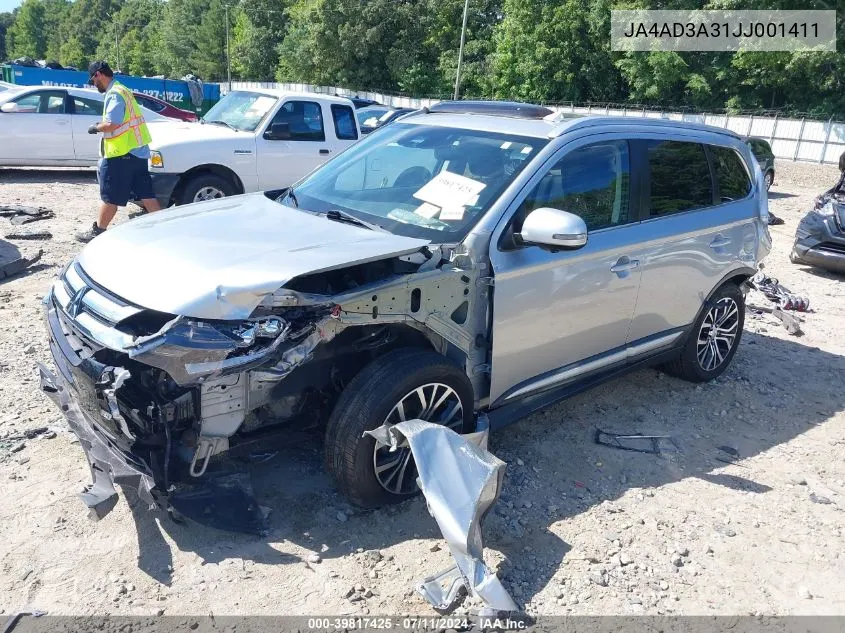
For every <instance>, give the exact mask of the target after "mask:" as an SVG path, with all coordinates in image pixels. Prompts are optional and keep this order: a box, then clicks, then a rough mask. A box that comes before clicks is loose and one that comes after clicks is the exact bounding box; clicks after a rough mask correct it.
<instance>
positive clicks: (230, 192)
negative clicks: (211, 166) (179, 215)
mask: <svg viewBox="0 0 845 633" xmlns="http://www.w3.org/2000/svg"><path fill="white" fill-rule="evenodd" d="M204 189H213V190H216V191H219V192H220V193H221V194H222V195H220V196H217V197H220V198H222V197H225V196H234V195H235V194H237V193H238V190H237V187H236V186H235V183H233V182H232V181H231V180H229V179H228V178H225V177H223V176H218V175H217V174H212V173H211V172H204V173H201V174H197V175H196V176H192V177H191V178H190V179H189V180H188V181H187V182H186V183H185V184H184V185H183V186H182V187H181V189H180V192H179V196H178V200H177V203H178V204H191V203H192V202H197V200H196V199H195V198H196V197H197V194H198V193H199V192H200V191H202V190H204ZM209 199H210V198H209Z"/></svg>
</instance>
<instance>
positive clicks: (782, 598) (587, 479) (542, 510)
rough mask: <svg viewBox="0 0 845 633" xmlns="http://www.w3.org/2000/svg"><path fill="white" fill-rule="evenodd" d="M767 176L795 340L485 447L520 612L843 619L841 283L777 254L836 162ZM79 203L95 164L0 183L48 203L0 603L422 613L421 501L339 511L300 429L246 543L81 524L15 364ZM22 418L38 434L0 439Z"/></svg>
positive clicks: (7, 286) (59, 425)
mask: <svg viewBox="0 0 845 633" xmlns="http://www.w3.org/2000/svg"><path fill="white" fill-rule="evenodd" d="M778 168H779V176H778V180H777V183H776V186H775V187H774V189H773V191H772V195H771V203H770V206H771V209H772V210H773V211H774V212H775V213H776V214H777V215H779V216H781V217H783V218H784V220H785V221H786V224H784V225H782V226H777V227H773V228H772V234H773V238H774V250H773V252H772V254H771V255H770V256H769V258H768V261H767V266H768V270H769V272H770V274H772V275H773V276H775V277H778V278H779V279H780V280H781V282H782V283H784V284H785V285H786V286H787V287H789V288H791V289H792V290H793V291H796V292H801V293H804V294H806V295H808V296H809V297H810V299H811V302H812V307H813V309H814V312H812V313H810V314H807V315H805V322H804V324H803V328H804V330H805V332H806V333H805V335H804V336H803V337H800V338H799V337H794V336H789V335H788V334H787V333H786V331H785V330H784V329H783V328H782V327H781V326H780V324H779V323H778V322H777V321H774V320H772V319H771V318H770V317H768V316H762V317H750V318H749V319H748V320H747V322H746V330H745V335H744V336H743V339H742V344H741V347H740V350H739V352H738V354H737V356H736V358H735V360H734V363H733V365H732V366H731V368H730V370H729V371H728V372H727V373H726V375H725V376H723V378H722V379H720V380H719V381H718V382H717V383H713V384H708V385H704V386H694V385H691V384H688V383H684V382H681V381H678V380H675V379H673V378H670V377H668V376H665V375H662V374H661V373H659V372H658V371H656V370H645V371H641V372H639V373H636V374H633V375H631V376H629V377H627V378H623V379H620V380H618V381H616V382H613V383H610V384H607V385H605V386H603V387H599V388H597V389H594V390H592V391H590V392H588V393H585V394H582V395H580V396H578V397H575V398H573V399H571V400H569V401H567V402H565V403H562V404H560V405H558V406H555V407H552V408H550V409H548V410H546V411H544V412H542V413H540V414H537V415H535V416H533V417H532V418H530V419H526V420H524V421H522V422H521V423H519V424H516V425H514V426H512V427H509V428H508V429H505V430H503V431H501V432H499V433H498V434H497V435H494V436H493V438H492V442H491V450H492V451H493V452H494V453H495V454H496V455H498V456H499V457H501V458H502V459H503V460H505V461H506V462H507V463H508V469H507V476H506V480H505V486H504V493H503V495H502V499H501V501H500V502H499V504H498V506H497V507H496V510H495V514H494V515H492V516H490V517H489V519H488V521H487V523H486V525H485V544H486V546H487V556H488V562H489V563H490V564H492V565H494V566H497V567H498V570H499V576H500V577H501V578H502V580H503V582H504V583H505V585H506V586H507V587H508V589H509V590H510V591H511V592H512V594H513V596H514V597H515V598H516V600H517V602H519V603H520V604H521V605H525V607H526V609H527V610H528V611H529V612H530V613H540V614H568V613H571V614H626V613H648V614H661V613H672V614H690V615H692V614H749V613H751V614H753V613H762V614H845V533H843V519H844V518H845V515H844V514H843V510H845V460H843V452H845V390H843V376H845V337H843V333H845V330H843V325H842V324H843V322H845V300H844V299H843V290H845V287H843V278H836V277H834V276H832V275H828V274H825V273H822V272H816V271H811V270H808V269H804V268H802V267H797V266H793V265H792V264H790V263H789V261H788V259H787V254H788V252H789V248H790V246H791V243H792V236H793V234H794V231H795V226H796V224H797V222H798V220H799V218H800V216H801V215H802V213H803V211H804V210H805V209H807V208H808V207H809V205H810V203H811V200H812V198H813V196H814V195H816V194H817V193H819V192H821V191H822V190H824V189H826V188H828V187H829V186H831V184H832V183H833V182H834V179H835V177H836V172H835V171H834V170H833V169H832V168H821V167H819V166H816V165H802V164H798V165H793V164H789V163H786V162H785V161H780V162H779V164H778ZM96 200H97V189H96V184H95V179H94V175H93V172H78V171H47V170H0V202H3V203H14V202H20V203H23V204H32V205H44V206H48V207H50V208H52V209H54V210H55V211H56V218H54V219H52V220H48V221H45V222H41V223H39V225H43V226H44V227H45V228H48V229H49V230H50V231H52V233H53V236H54V237H53V239H52V240H50V241H45V242H43V243H41V244H40V246H41V247H43V249H44V257H43V259H42V262H41V264H40V265H37V266H36V267H34V268H33V269H32V270H31V272H30V273H29V274H25V275H23V276H18V277H15V278H13V279H10V280H7V281H5V282H4V283H2V285H0V323H2V325H3V328H2V333H0V611H2V612H5V613H10V612H15V611H18V610H21V609H25V608H26V609H30V608H37V609H42V610H46V611H48V612H50V613H53V614H105V613H120V614H127V615H128V614H155V613H161V612H164V613H167V614H197V615H199V614H209V613H214V614H217V615H221V614H345V613H355V614H357V613H370V614H398V613H421V614H433V612H432V611H431V610H430V609H429V607H428V606H427V605H426V603H424V602H423V601H422V600H421V599H420V598H418V597H417V596H416V594H414V593H413V592H412V590H411V586H412V583H413V582H414V581H416V580H418V579H419V578H421V577H422V576H425V575H427V574H430V573H434V572H436V571H439V570H441V569H443V568H445V567H448V566H449V565H450V564H451V561H450V557H449V554H448V552H447V551H446V549H445V546H443V541H442V540H441V538H440V534H439V532H438V530H437V527H436V525H435V524H434V522H433V520H432V519H431V517H430V516H429V515H428V514H427V512H426V509H425V504H424V503H423V501H422V500H420V499H416V500H413V501H409V502H407V503H405V504H404V505H401V506H398V507H395V508H391V509H389V510H382V511H376V512H360V511H357V510H354V509H353V508H351V507H349V506H347V505H346V504H345V503H344V501H343V499H342V498H341V497H340V496H339V495H338V494H337V493H335V492H334V490H333V489H332V486H331V483H330V481H329V480H328V478H327V477H326V475H325V474H324V473H323V471H322V466H321V458H320V451H319V438H318V437H316V436H314V437H312V436H304V437H297V438H293V439H292V440H291V445H290V446H288V447H286V448H285V449H284V450H283V451H282V452H281V453H280V454H279V455H278V456H277V457H276V458H275V459H273V460H271V461H270V462H267V463H265V464H262V465H260V466H256V467H255V469H254V479H255V485H256V489H257V492H258V495H259V498H260V500H261V502H262V503H263V504H265V505H266V506H268V507H269V508H270V509H271V515H270V517H271V523H272V530H271V532H270V534H269V536H267V537H265V538H258V537H250V536H242V535H234V534H229V533H224V532H219V531H215V530H213V529H210V528H205V527H201V526H198V525H196V524H189V525H177V524H174V523H173V522H171V521H170V520H168V519H167V518H166V517H162V516H159V515H153V514H150V513H148V512H147V511H146V510H145V509H144V508H139V507H137V505H136V506H133V507H130V505H129V504H127V502H126V501H125V500H124V499H123V498H122V499H121V501H120V502H119V503H118V505H117V508H116V509H115V511H113V512H112V513H111V514H110V515H108V516H107V517H106V518H105V519H104V520H102V521H100V522H99V523H93V522H91V521H89V520H88V518H87V517H86V513H85V511H84V506H83V505H82V503H81V501H79V499H77V498H76V493H77V492H79V491H80V489H81V488H82V487H83V485H85V484H86V483H88V482H89V480H90V479H89V472H88V468H87V465H86V463H85V460H84V457H83V454H82V450H81V449H80V447H79V445H78V443H76V442H74V439H73V436H72V435H70V434H69V433H68V431H67V430H66V427H65V425H64V424H63V421H62V419H61V417H60V415H59V414H58V412H57V411H56V410H55V409H54V408H53V406H52V404H51V403H50V402H49V401H48V400H47V399H46V398H45V397H43V396H42V395H41V394H40V392H39V390H38V383H37V379H36V372H35V369H34V365H35V362H36V361H37V360H40V361H47V360H48V357H49V352H48V348H47V342H46V336H45V331H44V326H43V324H42V321H41V306H40V299H41V297H42V296H43V295H44V293H45V291H46V290H47V288H48V286H49V284H50V281H51V279H52V278H53V276H54V275H55V274H56V273H57V271H58V270H59V266H60V265H61V264H63V263H64V262H66V261H68V260H69V259H70V258H71V257H72V256H73V255H74V254H75V253H76V252H77V250H78V245H77V244H76V243H75V242H74V241H73V237H72V234H73V232H74V231H76V230H79V229H81V228H83V227H85V226H87V225H89V224H90V222H91V221H92V219H93V212H94V209H95V203H96ZM120 217H121V219H123V220H125V217H126V216H125V212H121V216H120ZM0 223H2V228H4V232H5V229H7V228H9V225H8V222H7V221H6V220H0ZM763 302H765V299H763ZM41 426H50V427H51V428H52V429H54V430H55V431H56V433H57V435H56V436H55V437H52V438H50V437H45V436H41V437H39V438H37V439H32V440H26V441H25V443H24V445H23V446H22V447H21V443H20V442H19V441H10V440H8V439H3V438H8V437H9V436H13V435H17V434H20V433H21V432H23V431H25V430H27V429H32V428H35V427H41ZM596 427H600V428H603V429H607V430H613V431H620V432H633V431H639V432H645V433H656V434H672V435H673V436H674V437H675V438H676V441H677V444H678V446H679V448H680V451H679V452H677V453H671V454H666V455H663V456H654V455H646V454H637V453H626V452H622V451H618V450H614V449H611V448H605V447H601V446H597V445H596V444H594V443H593V433H594V429H595V428H596ZM717 447H732V448H733V449H735V450H736V451H738V453H739V456H740V459H739V461H738V462H737V463H735V464H729V463H725V462H722V461H719V459H720V458H725V457H728V455H727V454H726V453H725V452H724V451H722V450H720V449H719V448H717ZM12 449H16V450H15V452H11V450H12ZM439 546H440V547H439ZM315 554H317V555H319V559H318V558H317V557H315V556H314V555H315ZM309 560H310V561H313V562H309ZM317 560H319V562H316V561H317ZM356 587H357V588H358V590H357V591H355V592H353V593H352V594H351V595H350V590H351V589H354V588H356Z"/></svg>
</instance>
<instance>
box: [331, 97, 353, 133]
mask: <svg viewBox="0 0 845 633" xmlns="http://www.w3.org/2000/svg"><path fill="white" fill-rule="evenodd" d="M332 118H333V119H334V132H335V134H336V135H337V138H339V139H340V140H342V141H354V140H355V139H357V138H358V133H357V132H356V131H355V115H354V114H353V113H352V108H350V107H349V106H345V105H337V104H332Z"/></svg>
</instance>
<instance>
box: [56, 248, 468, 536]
mask: <svg viewBox="0 0 845 633" xmlns="http://www.w3.org/2000/svg"><path fill="white" fill-rule="evenodd" d="M438 254H439V251H438ZM432 259H434V258H433V257H432V255H431V253H427V255H424V254H423V253H415V254H413V255H411V256H407V255H406V256H403V257H396V256H394V257H390V258H388V259H386V260H380V261H376V262H367V263H364V264H358V265H351V266H348V267H346V268H343V269H339V270H333V271H328V272H322V273H317V274H312V275H304V276H301V277H299V278H296V279H294V280H292V281H291V282H289V283H287V284H285V286H284V287H282V288H281V289H279V290H277V291H275V292H272V293H269V294H267V295H265V296H264V297H263V299H262V300H260V301H259V302H258V304H257V305H256V306H254V309H252V312H251V313H250V314H249V316H248V317H247V318H245V319H238V320H214V319H208V320H205V319H199V318H190V317H185V316H179V315H173V314H165V313H162V312H157V311H154V310H149V309H145V308H143V307H140V306H137V305H134V304H132V303H130V302H128V301H125V300H124V299H122V298H121V297H118V296H116V295H114V294H112V293H111V292H109V291H108V290H106V289H104V288H103V287H102V286H100V285H98V284H97V283H96V282H95V281H94V280H93V279H92V278H91V277H89V276H88V275H87V274H86V271H85V270H83V268H82V267H81V266H80V264H79V263H78V262H75V263H73V264H71V265H70V266H68V267H67V269H65V271H63V273H62V274H61V275H60V277H59V278H58V279H57V280H56V282H55V283H54V285H53V287H52V289H51V291H50V293H49V294H48V295H47V297H45V300H44V303H45V310H46V319H47V323H48V326H49V334H50V346H51V351H52V355H53V358H54V361H55V365H56V368H57V370H58V371H57V372H56V373H55V374H54V373H53V372H51V371H50V370H49V369H47V368H46V367H43V366H41V368H40V371H41V382H42V388H43V390H44V391H45V392H46V393H47V394H48V395H49V396H50V397H51V398H52V399H53V400H54V401H55V402H56V404H57V405H58V406H59V407H60V408H61V409H62V411H63V412H64V414H65V415H66V417H67V419H68V422H69V424H70V426H71V428H72V430H73V431H74V433H75V434H76V435H77V436H78V437H79V439H80V443H81V445H82V447H83V449H84V451H85V454H86V457H87V459H88V462H89V464H90V467H91V473H92V479H93V483H92V484H91V485H90V486H88V487H87V489H86V490H85V492H83V493H82V495H81V497H82V500H83V501H84V502H85V503H86V505H87V506H88V507H89V508H90V509H91V511H92V516H94V517H96V518H101V517H102V516H104V515H105V514H107V513H108V512H109V511H110V510H111V509H112V508H113V507H114V505H115V503H116V499H117V492H116V490H115V487H114V485H113V484H114V483H118V484H121V485H122V486H124V487H129V488H132V489H136V490H137V492H138V495H139V497H140V499H141V500H143V501H144V502H145V503H146V504H148V505H149V506H150V507H151V508H154V507H156V506H158V507H161V508H164V509H167V510H168V511H172V512H175V513H176V514H180V515H185V516H187V517H189V518H194V519H200V520H203V522H205V523H209V522H211V524H212V525H215V526H216V527H221V528H223V529H232V530H238V531H247V532H261V531H262V529H263V525H264V522H263V517H262V515H261V511H260V508H259V506H258V504H257V503H256V502H255V500H254V498H253V497H252V493H251V486H250V485H249V480H248V478H246V479H245V478H244V477H243V476H242V474H238V473H233V472H232V468H231V463H227V462H229V461H230V460H221V459H215V456H222V454H226V453H228V455H232V454H233V453H235V452H236V451H233V450H232V449H234V448H235V447H248V446H251V445H254V444H255V442H260V441H261V440H262V438H264V437H266V435H267V434H268V433H276V432H280V431H281V432H284V431H287V430H290V429H306V428H312V427H316V426H318V425H320V424H321V423H322V422H323V421H324V420H325V419H326V418H327V417H328V414H329V412H330V411H331V408H332V406H333V404H334V403H335V401H336V399H337V397H338V395H339V393H340V392H341V391H342V389H343V388H344V386H345V385H346V384H348V382H349V381H350V380H351V379H352V377H354V374H355V372H356V371H357V370H358V369H359V368H360V367H361V366H363V365H365V364H366V363H368V362H370V361H371V360H372V359H373V358H374V357H375V355H377V354H378V353H380V351H382V350H384V349H386V348H389V347H391V346H395V345H401V344H405V343H407V341H404V340H402V339H403V337H412V338H413V337H418V338H419V339H423V340H425V341H426V342H427V344H428V345H431V346H434V347H435V348H437V349H440V350H441V351H443V353H444V354H448V353H449V351H450V350H457V353H459V354H464V357H465V358H466V357H468V356H467V352H468V351H469V350H470V349H471V348H472V346H473V343H474V341H473V338H472V337H471V336H470V335H469V334H467V333H466V331H465V328H463V327H462V326H461V324H462V323H463V321H464V320H465V314H466V312H467V310H468V307H467V306H468V302H469V301H472V300H473V296H472V295H471V294H470V292H469V289H470V288H475V287H476V281H477V277H478V275H477V271H475V270H472V269H470V270H469V271H466V270H463V269H460V268H458V267H456V266H453V265H452V264H450V263H447V265H446V266H443V267H442V268H441V267H439V263H440V262H441V260H440V259H439V258H436V259H435V261H432ZM435 263H437V264H438V265H437V266H436V265H435ZM400 325H401V326H403V327H398V326H400ZM408 326H410V327H408ZM438 332H439V333H438ZM209 514H214V515H216V516H215V517H209Z"/></svg>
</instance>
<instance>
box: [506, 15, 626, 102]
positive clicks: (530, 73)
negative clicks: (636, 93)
mask: <svg viewBox="0 0 845 633" xmlns="http://www.w3.org/2000/svg"><path fill="white" fill-rule="evenodd" d="M609 8H610V3H609V2H608V1H607V0H599V1H598V2H588V1H587V0H564V1H563V2H557V3H550V2H546V1H545V0H506V1H505V5H504V14H505V17H504V20H502V22H501V24H499V26H498V27H497V29H496V53H495V56H494V62H493V72H494V74H495V77H494V79H495V81H496V96H497V97H502V98H516V99H524V100H533V101H544V102H550V101H561V100H563V101H597V100H598V101H605V100H610V99H612V98H613V97H615V96H617V95H618V92H619V90H618V87H619V84H620V77H619V73H618V71H617V70H616V69H615V68H614V66H613V64H612V62H611V58H610V52H609V42H608V39H609V38H608V34H609V28H608V27H607V23H608V19H607V18H608V17H609Z"/></svg>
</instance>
